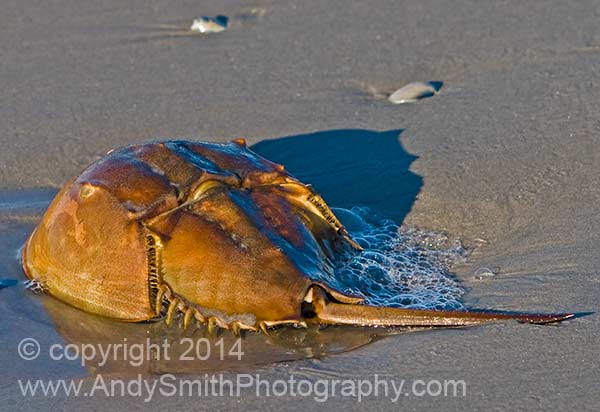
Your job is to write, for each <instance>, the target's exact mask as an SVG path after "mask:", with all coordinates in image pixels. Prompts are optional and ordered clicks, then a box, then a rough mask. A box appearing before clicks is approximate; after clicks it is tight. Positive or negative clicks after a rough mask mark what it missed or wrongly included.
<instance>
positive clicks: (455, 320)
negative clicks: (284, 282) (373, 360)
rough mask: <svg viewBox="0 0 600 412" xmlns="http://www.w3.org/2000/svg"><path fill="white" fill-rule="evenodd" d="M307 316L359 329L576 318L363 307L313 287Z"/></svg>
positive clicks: (318, 320)
mask: <svg viewBox="0 0 600 412" xmlns="http://www.w3.org/2000/svg"><path fill="white" fill-rule="evenodd" d="M304 301H305V305H306V307H305V316H307V317H313V318H314V319H315V320H316V321H317V322H318V323H322V324H335V325H357V326H359V325H360V326H470V325H477V324H482V323H489V322H494V321H499V320H505V319H515V320H518V321H520V322H527V323H535V324H546V323H552V322H560V321H562V320H565V319H569V318H572V317H573V316H575V315H574V314H572V313H560V314H529V313H508V312H497V313H495V312H483V311H482V312H477V311H436V310H420V309H401V308H391V307H378V306H369V305H362V304H347V303H336V302H333V301H331V300H330V299H328V297H327V294H326V292H325V291H324V290H323V289H321V288H320V287H313V288H312V289H311V290H310V291H309V293H308V294H307V296H306V298H305V300H304Z"/></svg>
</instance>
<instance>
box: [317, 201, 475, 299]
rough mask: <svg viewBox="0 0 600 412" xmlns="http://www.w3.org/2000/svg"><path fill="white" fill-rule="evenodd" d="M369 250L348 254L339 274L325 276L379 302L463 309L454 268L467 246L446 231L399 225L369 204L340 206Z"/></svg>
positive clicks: (351, 228) (345, 219)
mask: <svg viewBox="0 0 600 412" xmlns="http://www.w3.org/2000/svg"><path fill="white" fill-rule="evenodd" d="M335 213H336V215H338V216H339V218H340V220H341V221H342V223H345V222H349V223H350V224H349V225H347V227H348V230H349V231H350V233H351V235H352V237H353V238H354V239H355V240H356V241H357V242H358V243H359V244H360V245H361V246H363V247H364V249H365V250H364V251H362V252H360V253H356V252H355V251H352V252H348V253H344V254H343V256H341V257H340V259H339V260H338V261H337V262H336V267H335V271H334V275H333V276H332V277H330V276H328V279H324V280H325V281H326V282H327V283H328V284H330V285H331V286H332V287H334V288H336V289H338V290H340V291H343V292H346V293H351V294H354V295H358V296H362V297H364V298H365V300H366V302H367V303H369V304H372V305H378V306H394V307H403V308H419V309H439V310H449V309H461V308H463V305H462V303H461V297H462V295H463V294H464V290H463V289H462V288H461V287H460V285H459V283H458V281H457V280H456V278H455V277H454V276H453V275H452V274H451V273H450V272H449V269H448V267H449V266H450V265H451V264H453V263H456V262H458V261H461V260H463V259H464V258H465V257H466V255H467V251H466V250H465V249H464V248H463V246H462V245H461V244H460V242H459V241H457V240H454V241H452V240H450V239H449V238H448V237H447V236H446V235H444V234H442V233H436V232H429V231H423V230H418V229H414V228H407V227H399V226H398V225H397V224H395V223H394V222H393V221H391V220H388V219H383V218H381V217H379V216H377V214H376V213H374V212H373V211H372V210H370V209H368V208H365V207H354V208H352V209H351V210H346V209H337V210H335Z"/></svg>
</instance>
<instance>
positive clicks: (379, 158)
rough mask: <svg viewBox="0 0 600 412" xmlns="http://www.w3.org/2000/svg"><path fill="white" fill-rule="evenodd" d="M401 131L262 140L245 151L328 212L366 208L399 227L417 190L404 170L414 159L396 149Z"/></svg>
mask: <svg viewBox="0 0 600 412" xmlns="http://www.w3.org/2000/svg"><path fill="white" fill-rule="evenodd" d="M402 131H403V130H402V129H399V130H388V131H384V132H377V131H370V130H360V129H342V130H327V131H322V132H316V133H310V134H302V135H296V136H288V137H282V138H279V139H270V140H265V141H262V142H259V143H257V144H255V145H253V146H252V147H251V149H252V150H254V151H255V152H256V153H258V154H260V155H261V156H264V157H266V158H267V159H269V160H272V161H274V162H278V163H281V164H283V165H285V167H286V168H287V169H288V170H289V171H290V173H292V174H293V175H294V176H295V177H297V178H298V179H300V180H301V181H303V182H304V183H310V184H312V185H313V186H314V187H315V189H316V190H317V191H318V192H319V193H320V194H321V195H322V196H323V197H324V198H325V201H327V202H328V203H329V205H330V206H333V207H346V208H348V207H351V206H368V207H370V208H372V209H374V210H375V211H377V212H380V213H382V214H383V215H384V216H386V217H389V218H392V219H394V220H395V221H396V223H398V224H401V223H402V222H403V220H404V218H405V217H406V215H407V214H408V212H409V211H410V209H411V207H412V205H413V203H414V202H415V200H416V197H417V195H418V193H419V191H420V190H421V186H423V179H422V178H421V177H420V176H419V175H417V174H415V173H413V172H411V171H410V170H409V168H410V165H411V163H412V162H413V161H414V160H415V159H417V157H416V156H414V155H411V154H410V153H408V152H407V151H406V150H405V149H404V148H403V147H402V143H401V142H400V134H401V133H402Z"/></svg>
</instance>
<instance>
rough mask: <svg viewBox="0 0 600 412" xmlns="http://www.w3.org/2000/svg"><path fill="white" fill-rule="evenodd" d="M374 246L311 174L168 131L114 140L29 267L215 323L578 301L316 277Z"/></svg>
mask: <svg viewBox="0 0 600 412" xmlns="http://www.w3.org/2000/svg"><path fill="white" fill-rule="evenodd" d="M343 248H350V249H356V250H357V252H358V250H360V246H359V245H358V244H357V243H356V242H354V241H353V240H352V238H351V237H350V235H349V234H348V233H347V231H346V230H345V229H344V227H343V226H342V224H341V223H340V222H339V221H338V219H337V218H336V217H335V215H334V214H333V213H332V211H331V210H330V209H329V207H328V206H327V204H326V203H325V201H324V200H323V199H322V198H321V196H319V195H318V194H317V193H316V192H315V191H314V190H313V189H312V188H311V187H310V186H308V185H305V184H303V183H301V182H300V181H298V180H297V179H296V178H294V177H293V176H291V175H290V174H289V173H288V172H287V171H286V170H285V168H284V167H283V166H282V165H279V164H276V163H273V162H270V161H268V160H266V159H264V158H262V157H260V156H258V155H257V154H255V153H253V152H252V151H250V150H249V149H248V148H247V147H246V143H245V141H244V140H243V139H238V140H234V141H233V142H231V143H226V144H221V143H202V142H189V141H166V142H159V143H148V144H141V145H134V146H129V147H125V148H123V149H119V150H116V151H113V152H110V153H109V154H108V155H107V156H106V157H104V158H103V159H101V160H99V161H97V162H96V163H94V164H92V165H91V166H90V167H88V168H87V169H86V170H85V171H84V172H83V173H82V174H81V175H80V176H78V177H77V178H75V179H73V180H71V181H70V182H68V183H67V184H66V185H65V186H64V187H63V188H62V190H61V191H60V192H59V193H58V194H57V196H56V198H55V199H54V200H53V202H52V203H51V205H50V207H49V208H48V210H47V212H46V214H45V215H44V217H43V219H42V222H41V223H40V224H39V226H38V227H37V228H36V229H35V231H34V232H33V233H32V235H31V236H30V238H29V239H28V241H27V243H26V245H25V247H24V250H23V256H22V262H23V268H24V270H25V273H26V275H27V276H28V277H29V278H30V279H32V280H34V281H35V282H36V283H37V284H39V285H42V287H43V288H44V289H45V290H46V291H47V292H48V293H49V294H50V295H52V296H54V297H56V298H58V299H60V300H62V301H64V302H66V303H69V304H71V305H73V306H75V307H77V308H80V309H82V310H85V311H87V312H91V313H95V314H98V315H102V316H107V317H111V318H114V319H118V320H122V321H132V322H135V321H143V320H149V319H153V318H158V317H161V316H164V317H165V318H166V322H167V323H170V322H171V321H172V320H173V319H174V318H175V317H176V315H179V317H181V318H182V321H183V326H184V327H187V326H188V325H189V324H190V322H191V321H192V319H196V320H197V321H199V322H201V323H207V324H208V327H209V329H211V328H214V327H215V326H219V327H223V328H230V329H233V330H234V332H237V331H239V330H240V329H249V330H257V329H259V328H260V329H263V330H265V329H266V328H267V327H269V326H273V325H277V324H299V325H305V324H306V322H319V323H329V324H353V325H384V326H385V325H395V326H417V325H426V326H454V325H470V324H476V323H481V322H489V321H493V320H499V319H507V318H516V319H519V320H523V321H528V322H533V323H548V322H555V321H559V320H562V319H566V318H568V317H570V316H572V315H570V314H552V315H531V314H506V313H494V312H488V313H485V312H441V311H429V310H408V309H398V308H386V307H373V306H368V305H365V304H363V302H362V301H361V299H360V298H357V297H354V296H349V295H347V294H344V293H342V292H340V291H337V290H335V289H333V288H331V287H329V286H327V285H324V284H322V283H320V282H318V281H316V280H315V279H317V276H316V274H317V273H319V272H321V271H331V270H332V263H331V262H332V260H333V257H334V256H335V254H336V253H338V252H339V250H340V249H343Z"/></svg>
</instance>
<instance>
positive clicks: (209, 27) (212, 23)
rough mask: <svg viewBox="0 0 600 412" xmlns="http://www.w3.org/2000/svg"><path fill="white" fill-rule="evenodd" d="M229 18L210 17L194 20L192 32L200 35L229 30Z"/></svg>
mask: <svg viewBox="0 0 600 412" xmlns="http://www.w3.org/2000/svg"><path fill="white" fill-rule="evenodd" d="M228 20H229V19H228V18H227V16H221V15H219V16H216V17H208V16H202V17H198V18H197V19H194V21H193V22H192V25H191V27H190V30H191V31H194V32H198V33H219V32H222V31H223V30H225V29H226V28H227V21H228Z"/></svg>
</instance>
